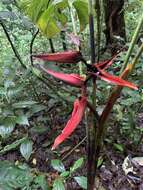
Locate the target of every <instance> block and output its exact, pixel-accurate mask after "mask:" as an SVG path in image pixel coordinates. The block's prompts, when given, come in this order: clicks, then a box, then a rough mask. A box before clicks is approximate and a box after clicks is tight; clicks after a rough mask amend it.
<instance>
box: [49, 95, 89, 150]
mask: <svg viewBox="0 0 143 190" xmlns="http://www.w3.org/2000/svg"><path fill="white" fill-rule="evenodd" d="M86 104H87V98H86V97H81V99H80V100H79V99H76V100H75V102H74V109H73V112H72V115H71V118H70V119H69V120H68V122H67V124H66V126H65V128H64V129H63V131H62V133H61V134H60V135H59V136H58V137H57V138H56V139H55V142H54V145H53V146H52V150H54V149H55V148H56V147H57V146H58V145H59V144H61V143H62V142H63V141H64V140H65V139H66V138H67V137H69V135H71V133H72V132H73V131H74V130H75V129H76V127H77V126H78V124H79V123H80V121H81V120H82V117H83V115H84V111H85V108H86Z"/></svg>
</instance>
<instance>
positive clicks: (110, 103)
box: [95, 44, 143, 162]
mask: <svg viewBox="0 0 143 190" xmlns="http://www.w3.org/2000/svg"><path fill="white" fill-rule="evenodd" d="M142 52H143V44H142V45H141V47H140V49H139V51H138V53H137V55H136V56H135V58H134V59H133V61H132V64H128V66H127V67H126V69H125V70H124V71H123V72H122V74H121V75H120V77H121V78H123V79H127V78H128V76H129V75H130V74H131V73H132V71H133V69H134V68H135V65H136V64H137V61H138V59H139V57H140V56H141V54H142ZM122 89H123V87H122V86H116V87H115V88H114V89H113V92H112V93H111V95H110V97H109V99H108V101H107V104H106V106H105V108H104V110H103V112H102V114H101V116H100V118H99V130H98V134H97V139H96V150H95V152H96V159H95V160H96V162H97V161H98V156H99V153H100V150H101V145H102V144H101V143H102V138H103V135H104V132H105V123H106V122H107V119H108V117H109V114H110V112H111V110H112V108H113V106H114V104H115V102H116V101H117V99H118V98H119V97H120V94H121V91H122Z"/></svg>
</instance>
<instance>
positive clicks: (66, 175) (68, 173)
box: [60, 171, 70, 177]
mask: <svg viewBox="0 0 143 190" xmlns="http://www.w3.org/2000/svg"><path fill="white" fill-rule="evenodd" d="M69 175H70V172H69V171H65V172H62V173H61V174H60V176H61V177H68V176H69Z"/></svg>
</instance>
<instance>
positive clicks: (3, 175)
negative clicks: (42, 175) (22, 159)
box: [0, 161, 33, 190]
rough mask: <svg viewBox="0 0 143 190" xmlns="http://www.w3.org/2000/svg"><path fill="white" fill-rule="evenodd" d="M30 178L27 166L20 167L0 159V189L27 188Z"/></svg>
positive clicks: (31, 177) (31, 178)
mask: <svg viewBox="0 0 143 190" xmlns="http://www.w3.org/2000/svg"><path fill="white" fill-rule="evenodd" d="M32 180H33V176H32V175H31V173H30V170H29V168H28V167H25V168H20V167H18V166H15V165H14V164H12V163H10V162H8V161H0V189H2V190H14V189H22V188H24V187H25V189H28V187H29V186H30V184H31V182H32Z"/></svg>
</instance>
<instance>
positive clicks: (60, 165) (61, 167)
mask: <svg viewBox="0 0 143 190" xmlns="http://www.w3.org/2000/svg"><path fill="white" fill-rule="evenodd" d="M51 165H52V167H53V168H54V169H55V170H57V171H58V172H64V171H65V167H64V165H63V163H62V162H61V161H60V160H52V161H51Z"/></svg>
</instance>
